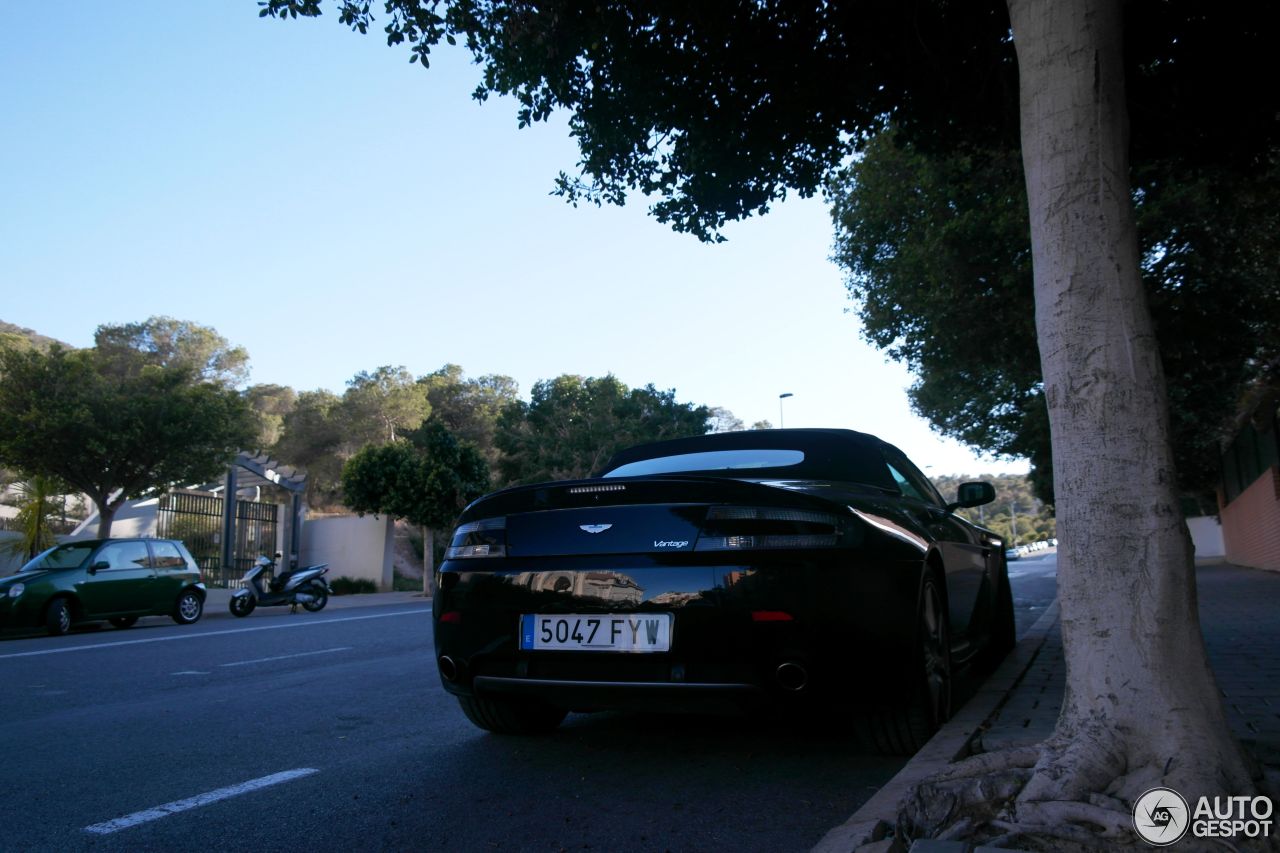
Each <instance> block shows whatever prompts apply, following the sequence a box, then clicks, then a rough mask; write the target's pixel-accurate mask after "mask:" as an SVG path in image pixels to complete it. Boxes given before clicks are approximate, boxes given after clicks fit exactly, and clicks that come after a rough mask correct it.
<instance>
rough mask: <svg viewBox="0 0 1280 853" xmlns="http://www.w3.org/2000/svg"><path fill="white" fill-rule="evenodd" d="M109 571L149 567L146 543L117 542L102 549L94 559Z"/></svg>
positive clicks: (149, 559) (149, 558)
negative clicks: (105, 565) (104, 565)
mask: <svg viewBox="0 0 1280 853" xmlns="http://www.w3.org/2000/svg"><path fill="white" fill-rule="evenodd" d="M94 562H95V563H100V562H105V563H106V564H107V568H109V569H145V568H147V567H148V566H150V565H151V557H150V555H149V554H147V543H146V542H117V543H112V544H110V545H107V546H106V547H104V548H103V549H102V550H101V551H99V552H98V556H97V557H96V558H95V559H94Z"/></svg>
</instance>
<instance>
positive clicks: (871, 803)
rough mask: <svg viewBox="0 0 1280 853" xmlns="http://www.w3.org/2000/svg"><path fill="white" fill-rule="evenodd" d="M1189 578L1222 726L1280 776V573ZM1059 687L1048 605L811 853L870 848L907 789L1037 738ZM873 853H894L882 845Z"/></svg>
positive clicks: (1218, 568)
mask: <svg viewBox="0 0 1280 853" xmlns="http://www.w3.org/2000/svg"><path fill="white" fill-rule="evenodd" d="M1196 580H1197V589H1198V593H1199V599H1200V623H1201V629H1202V631H1203V633H1204V640H1205V647H1206V649H1207V650H1208V654H1209V663H1210V666H1212V668H1213V672H1214V675H1215V676H1216V677H1217V681H1218V686H1219V688H1220V689H1221V690H1222V694H1223V697H1224V701H1225V703H1226V708H1227V716H1228V721H1229V722H1230V725H1231V729H1232V731H1233V733H1234V734H1235V735H1236V737H1238V738H1239V739H1240V741H1241V743H1242V744H1243V745H1244V746H1245V748H1246V749H1248V750H1249V751H1250V752H1251V753H1252V754H1253V755H1254V757H1256V758H1257V759H1258V761H1259V762H1260V763H1261V764H1263V765H1264V766H1266V768H1267V770H1268V773H1269V774H1280V573H1277V572H1267V571H1262V570H1258V569H1246V568H1241V567H1239V566H1232V565H1227V564H1224V563H1217V564H1210V565H1200V566H1198V567H1197V570H1196ZM1065 682H1066V664H1065V660H1064V657H1063V650H1062V634H1061V631H1060V630H1059V623H1058V607H1057V603H1056V602H1055V603H1054V605H1053V606H1052V607H1050V608H1049V609H1048V610H1047V611H1046V612H1045V614H1044V616H1043V617H1041V619H1040V621H1038V622H1037V623H1036V625H1035V626H1034V627H1032V628H1031V630H1029V631H1028V632H1027V633H1026V634H1025V635H1024V636H1023V637H1022V639H1020V640H1019V642H1018V647H1017V649H1015V650H1014V652H1013V653H1012V654H1011V655H1010V656H1009V658H1008V659H1006V661H1005V663H1004V664H1002V665H1001V667H1000V668H999V669H998V670H996V672H995V673H994V674H992V676H991V677H990V678H989V679H988V680H987V682H986V683H985V684H984V685H983V686H982V687H981V688H980V689H979V690H978V692H977V694H976V695H974V697H973V698H972V699H970V700H969V702H968V703H967V704H966V705H965V707H964V708H962V709H961V710H960V712H959V713H958V714H956V716H955V718H954V719H953V720H952V721H951V722H949V723H947V725H945V726H943V728H942V729H941V730H940V731H939V732H938V734H937V735H936V736H934V738H933V739H932V740H931V741H929V743H928V744H926V745H925V747H924V749H922V750H921V751H920V752H919V753H917V754H916V756H915V757H914V758H912V759H911V761H910V762H909V763H908V764H907V766H906V767H904V768H903V769H902V771H901V772H899V773H898V775H897V776H895V777H894V778H893V779H891V780H890V781H889V783H888V784H886V785H885V787H884V788H882V789H881V790H880V792H878V793H877V794H876V795H875V796H874V797H872V798H871V799H870V800H868V801H867V803H866V804H865V805H863V807H862V808H861V809H859V810H858V811H857V812H856V813H855V814H854V815H853V817H851V818H850V819H849V820H848V821H846V822H845V823H844V824H842V825H841V826H838V827H836V828H834V829H832V830H831V831H830V832H829V833H827V835H826V837H825V838H823V839H822V841H821V842H819V843H818V845H817V846H816V847H815V848H814V853H852V851H854V850H857V849H858V848H859V847H861V846H862V845H865V844H867V843H868V842H871V841H873V840H874V838H875V836H876V835H881V834H883V832H884V827H883V826H882V825H881V822H882V821H883V822H887V823H889V824H892V823H894V822H895V820H896V817H897V806H898V802H899V801H900V800H901V798H902V796H903V795H904V794H905V793H906V792H907V790H908V789H910V788H911V787H912V786H913V785H915V784H916V783H917V782H919V781H921V780H922V779H924V778H925V777H927V776H929V775H930V774H932V773H934V772H937V771H938V770H941V769H943V768H944V767H946V766H947V765H948V764H950V763H951V762H952V761H955V760H957V758H959V757H963V756H964V755H968V754H971V753H978V752H991V751H994V750H997V749H1004V748H1006V747H1012V746H1019V745H1026V744H1034V743H1037V742H1039V741H1041V740H1043V739H1044V738H1045V737H1046V736H1048V735H1049V734H1050V733H1052V731H1053V728H1054V725H1055V723H1056V722H1057V718H1058V712H1059V710H1060V709H1061V707H1062V696H1063V688H1064V686H1065ZM879 847H880V848H882V849H884V850H886V851H887V850H890V849H901V848H900V847H899V848H891V846H890V845H889V844H888V843H887V842H879ZM869 849H876V848H874V847H873V848H869ZM986 849H988V848H977V850H980V851H981V850H986ZM968 850H969V846H968V845H965V844H963V843H961V842H938V841H922V842H916V843H915V844H914V845H912V848H911V851H912V853H944V851H945V853H966V851H968ZM975 853H976V851H975Z"/></svg>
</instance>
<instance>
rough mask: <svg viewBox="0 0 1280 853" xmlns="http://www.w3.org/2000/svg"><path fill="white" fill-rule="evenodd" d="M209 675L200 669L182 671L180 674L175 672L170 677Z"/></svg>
mask: <svg viewBox="0 0 1280 853" xmlns="http://www.w3.org/2000/svg"><path fill="white" fill-rule="evenodd" d="M208 674H209V673H208V672H206V671H204V670H202V669H184V670H182V672H175V673H172V675H208Z"/></svg>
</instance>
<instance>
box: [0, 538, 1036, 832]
mask: <svg viewBox="0 0 1280 853" xmlns="http://www.w3.org/2000/svg"><path fill="white" fill-rule="evenodd" d="M1010 568H1011V571H1012V572H1013V574H1014V575H1015V576H1014V577H1013V589H1014V598H1015V607H1016V610H1017V616H1018V622H1019V631H1022V630H1025V628H1026V626H1027V625H1029V624H1030V622H1029V621H1027V620H1031V621H1034V618H1035V617H1036V615H1037V612H1036V608H1043V606H1045V605H1047V604H1048V603H1049V601H1050V600H1051V599H1052V574H1051V572H1052V569H1053V568H1056V567H1054V566H1053V565H1052V560H1049V559H1047V558H1039V559H1028V560H1023V561H1018V562H1016V563H1013V564H1011V566H1010ZM1046 582H1048V584H1047V586H1046ZM1045 589H1048V590H1049V591H1048V598H1047V599H1046V598H1044V590H1045ZM432 661H433V655H432V653H431V636H430V627H429V621H428V608H427V606H426V605H425V604H413V605H408V606H406V605H403V604H400V605H394V606H387V607H365V608H359V609H351V610H334V611H328V612H325V613H321V614H305V613H299V614H296V615H290V614H288V613H287V612H285V611H284V610H283V609H280V610H275V611H260V612H259V613H257V614H255V615H253V616H251V617H249V618H248V619H245V620H226V619H223V620H218V619H206V620H204V621H201V622H200V623H198V624H196V625H194V626H187V627H179V626H176V625H174V624H172V623H171V622H168V621H167V620H163V619H144V620H142V622H140V623H139V625H138V626H137V627H135V628H132V629H129V630H125V631H118V630H113V629H110V628H107V629H103V630H96V631H93V630H90V631H77V632H75V633H74V634H72V635H70V636H67V637H57V638H52V637H30V638H20V639H6V640H4V641H0V684H3V685H4V688H3V691H0V718H2V719H3V720H4V722H3V725H2V726H0V733H2V735H0V737H2V739H3V744H2V748H3V749H4V750H5V753H4V759H3V762H2V763H0V783H2V784H3V790H4V792H5V795H4V796H3V797H0V838H3V841H2V842H0V846H2V847H3V849H4V850H5V851H25V850H32V851H45V850H50V851H53V850H57V851H64V850H106V851H112V850H130V851H139V850H163V851H176V850H197V849H199V850H255V851H259V850H261V851H267V850H286V851H292V850H300V849H310V850H312V851H327V850H347V851H364V850H433V849H449V850H466V851H471V850H533V851H543V850H551V851H558V850H597V851H600V850H604V851H613V850H626V851H631V850H656V851H662V850H734V851H751V850H770V851H776V850H807V849H808V848H809V847H811V846H812V845H813V844H814V843H815V842H817V841H818V839H820V838H821V837H822V835H823V834H824V833H825V832H826V831H827V830H828V829H830V828H831V827H832V826H834V825H836V824H838V823H840V822H842V821H843V820H845V819H846V818H847V817H848V816H849V815H850V814H851V813H852V812H853V811H855V810H856V809H857V807H858V806H859V805H861V803H862V802H863V801H865V800H866V799H867V798H868V797H869V796H870V795H871V794H872V793H874V792H875V790H876V789H878V788H879V786H880V785H882V784H883V783H884V782H885V781H887V780H888V779H889V778H890V777H891V776H892V775H893V774H894V773H895V772H896V771H897V770H898V769H899V768H900V767H901V765H902V763H903V762H902V760H901V759H891V758H883V757H876V756H867V755H863V754H859V752H858V751H857V749H856V747H855V746H854V744H853V743H852V742H851V739H850V738H848V737H847V736H846V735H845V733H844V732H841V731H839V730H833V729H830V728H827V729H817V730H814V729H812V728H806V729H805V730H797V728H796V727H795V726H791V727H788V726H787V725H786V724H779V723H764V722H761V721H759V720H753V719H745V718H744V719H739V718H717V717H707V718H688V717H660V716H638V715H627V714H598V715H572V716H570V717H569V719H568V720H567V721H566V723H565V724H564V726H563V727H562V728H561V729H560V730H559V731H557V732H556V733H555V734H554V735H552V736H549V737H544V738H533V739H519V738H502V737H496V736H493V735H488V734H485V733H483V732H480V731H479V730H477V729H475V728H473V727H472V726H471V725H470V724H469V723H468V722H467V721H466V719H465V718H464V717H463V716H462V714H461V712H460V711H459V710H458V708H457V706H456V704H455V702H454V701H453V700H452V699H451V698H450V697H449V696H447V695H446V694H445V693H444V692H443V691H442V690H441V688H440V686H439V682H438V679H437V676H436V674H435V671H434V665H433V663H432Z"/></svg>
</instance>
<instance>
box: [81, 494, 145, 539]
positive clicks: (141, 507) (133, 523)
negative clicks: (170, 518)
mask: <svg viewBox="0 0 1280 853" xmlns="http://www.w3.org/2000/svg"><path fill="white" fill-rule="evenodd" d="M159 521H160V499H159V498H145V499H143V500H136V501H125V502H124V503H123V504H121V506H120V509H118V510H116V516H115V518H113V519H112V520H111V538H112V539H125V538H128V537H131V536H155V535H156V525H157V524H158V523H159ZM97 537H98V511H97V510H94V511H93V512H92V513H90V514H89V517H88V518H86V519H85V520H84V521H83V522H81V523H80V526H79V527H77V528H76V529H75V532H74V533H72V534H71V536H70V537H69V538H71V539H96V538H97Z"/></svg>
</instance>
